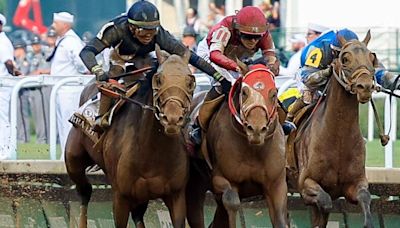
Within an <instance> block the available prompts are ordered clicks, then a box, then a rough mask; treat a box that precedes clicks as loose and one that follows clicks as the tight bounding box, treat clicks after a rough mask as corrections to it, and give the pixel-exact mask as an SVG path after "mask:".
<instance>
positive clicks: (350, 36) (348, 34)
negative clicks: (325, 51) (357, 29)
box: [332, 28, 358, 48]
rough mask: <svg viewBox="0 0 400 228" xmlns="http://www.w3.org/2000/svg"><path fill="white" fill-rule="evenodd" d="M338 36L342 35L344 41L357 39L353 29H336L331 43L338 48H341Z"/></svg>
mask: <svg viewBox="0 0 400 228" xmlns="http://www.w3.org/2000/svg"><path fill="white" fill-rule="evenodd" d="M338 36H341V37H343V38H344V39H345V40H346V41H349V40H358V36H357V34H355V33H354V32H353V31H351V30H349V29H347V28H345V29H341V30H339V31H337V33H336V38H335V39H334V40H333V41H332V45H333V46H335V47H338V48H341V47H342V45H341V44H340V42H339V39H338V38H337V37H338Z"/></svg>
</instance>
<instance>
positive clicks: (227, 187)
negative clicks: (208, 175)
mask: <svg viewBox="0 0 400 228" xmlns="http://www.w3.org/2000/svg"><path fill="white" fill-rule="evenodd" d="M213 186H214V189H215V191H216V193H222V203H223V204H224V207H225V209H226V210H227V212H228V216H229V227H231V228H236V214H237V211H238V210H239V207H240V198H239V194H238V191H237V189H235V188H233V187H232V186H231V184H230V183H229V181H228V180H227V179H226V178H224V177H222V176H219V175H215V176H214V177H213Z"/></svg>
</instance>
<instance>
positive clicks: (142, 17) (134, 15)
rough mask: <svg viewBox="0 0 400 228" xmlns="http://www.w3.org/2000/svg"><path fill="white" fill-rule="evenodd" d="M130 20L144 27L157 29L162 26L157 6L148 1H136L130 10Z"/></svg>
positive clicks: (131, 22)
mask: <svg viewBox="0 0 400 228" xmlns="http://www.w3.org/2000/svg"><path fill="white" fill-rule="evenodd" d="M128 22H129V23H130V24H133V25H136V26H137V27H139V28H143V29H156V28H157V27H158V26H160V14H159V13H158V10H157V7H156V6H155V5H153V4H152V3H150V2H148V1H144V0H141V1H138V2H136V3H134V4H133V5H132V6H131V8H130V9H129V11H128Z"/></svg>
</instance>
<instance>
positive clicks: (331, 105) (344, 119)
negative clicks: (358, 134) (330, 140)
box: [322, 75, 359, 130]
mask: <svg viewBox="0 0 400 228" xmlns="http://www.w3.org/2000/svg"><path fill="white" fill-rule="evenodd" d="M328 86H329V88H328V90H327V97H326V99H325V105H324V106H325V108H324V110H323V111H322V115H323V121H324V123H325V124H326V125H327V126H328V127H333V129H338V130H340V129H349V128H350V129H352V128H353V127H354V125H357V126H358V116H359V111H358V101H357V96H356V95H352V94H350V93H348V92H347V91H346V90H345V89H344V88H343V87H342V86H341V85H340V84H339V82H338V81H337V80H336V78H334V77H333V75H332V78H331V81H330V82H329V84H328Z"/></svg>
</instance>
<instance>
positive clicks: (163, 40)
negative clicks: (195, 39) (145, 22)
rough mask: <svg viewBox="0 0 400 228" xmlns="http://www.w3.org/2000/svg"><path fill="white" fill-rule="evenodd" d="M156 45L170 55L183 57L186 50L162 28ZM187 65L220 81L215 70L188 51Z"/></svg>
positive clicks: (218, 74)
mask: <svg viewBox="0 0 400 228" xmlns="http://www.w3.org/2000/svg"><path fill="white" fill-rule="evenodd" d="M156 43H157V44H158V45H160V48H161V49H163V50H165V51H167V52H169V53H172V54H177V55H180V56H183V55H184V54H185V52H186V50H188V48H187V47H185V46H184V45H183V44H182V43H181V42H180V41H178V40H176V39H175V38H174V37H173V36H172V35H171V34H170V33H169V32H168V31H166V30H165V29H164V28H163V27H160V29H159V31H158V34H157V37H156ZM189 63H190V64H191V65H193V66H194V67H197V68H198V69H200V70H201V71H203V72H204V73H206V74H208V75H210V76H212V77H213V78H214V79H215V80H217V81H220V80H221V78H220V77H221V75H220V73H218V72H217V70H215V68H214V67H213V66H211V64H209V63H208V62H206V61H205V60H204V59H202V58H200V57H199V56H198V55H197V54H196V53H194V52H193V51H190V59H189Z"/></svg>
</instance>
